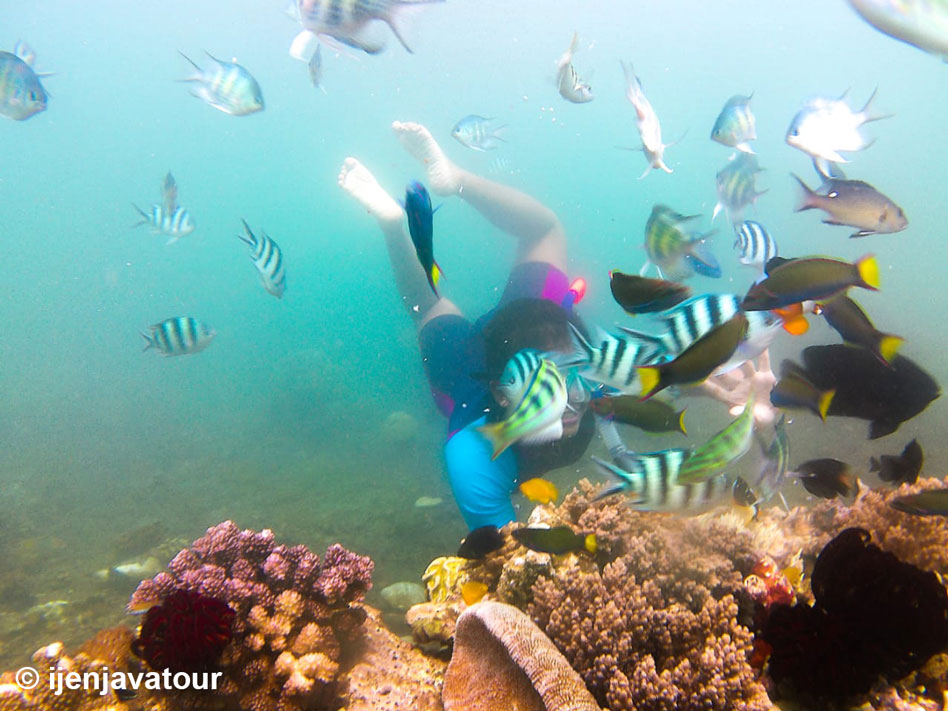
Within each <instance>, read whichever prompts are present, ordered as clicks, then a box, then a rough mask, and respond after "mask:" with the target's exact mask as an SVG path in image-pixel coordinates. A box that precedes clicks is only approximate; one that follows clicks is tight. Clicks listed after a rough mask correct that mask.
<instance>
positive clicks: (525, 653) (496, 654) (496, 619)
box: [444, 602, 599, 711]
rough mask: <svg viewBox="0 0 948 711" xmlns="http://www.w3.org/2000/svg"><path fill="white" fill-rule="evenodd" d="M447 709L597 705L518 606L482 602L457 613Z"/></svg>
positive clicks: (582, 709) (584, 710)
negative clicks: (458, 614)
mask: <svg viewBox="0 0 948 711" xmlns="http://www.w3.org/2000/svg"><path fill="white" fill-rule="evenodd" d="M444 708H445V711H494V710H495V709H521V710H522V711H599V707H598V706H597V705H596V702H595V701H594V700H593V698H592V696H591V695H590V694H589V691H587V689H586V687H585V686H584V684H583V681H582V679H580V677H579V675H578V674H577V673H576V672H575V671H574V670H573V669H572V668H571V667H570V665H569V663H568V662H567V661H566V659H565V658H564V657H563V655H562V654H561V653H560V651H559V650H558V649H557V648H556V647H555V646H554V645H553V643H552V642H551V641H550V640H549V638H548V637H547V636H546V635H544V634H543V632H542V631H541V630H540V629H539V628H538V627H537V626H536V625H535V624H534V623H533V622H532V621H531V620H530V618H529V617H527V616H526V615H525V614H523V613H522V612H521V611H520V610H518V609H517V608H515V607H513V606H511V605H505V604H503V603H499V602H480V603H477V604H476V605H473V606H471V607H469V608H468V609H467V610H465V611H464V612H463V613H462V614H461V616H460V617H459V618H458V626H457V634H456V637H455V643H454V654H453V655H452V657H451V663H450V664H449V665H448V671H447V673H446V674H445V678H444Z"/></svg>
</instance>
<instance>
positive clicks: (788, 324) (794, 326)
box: [773, 304, 810, 336]
mask: <svg viewBox="0 0 948 711" xmlns="http://www.w3.org/2000/svg"><path fill="white" fill-rule="evenodd" d="M773 313H775V314H776V315H777V316H779V317H780V320H781V321H783V330H784V331H786V332H787V333H789V334H790V335H791V336H802V335H803V334H804V333H806V332H807V331H809V330H810V324H809V322H807V320H806V316H804V315H803V304H790V305H789V306H784V307H783V308H780V309H773Z"/></svg>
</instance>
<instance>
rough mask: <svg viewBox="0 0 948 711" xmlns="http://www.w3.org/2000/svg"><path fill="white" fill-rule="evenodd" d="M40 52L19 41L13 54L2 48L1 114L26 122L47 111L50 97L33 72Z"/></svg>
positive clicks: (0, 78)
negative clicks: (35, 51) (3, 50)
mask: <svg viewBox="0 0 948 711" xmlns="http://www.w3.org/2000/svg"><path fill="white" fill-rule="evenodd" d="M35 58H36V55H35V53H34V52H33V50H32V49H30V48H29V47H28V46H27V45H25V44H23V43H21V42H18V43H17V45H16V47H15V48H14V51H13V53H12V54H11V53H10V52H2V51H0V116H6V117H7V118H10V119H13V120H14V121H25V120H26V119H28V118H30V117H31V116H35V115H36V114H38V113H40V112H41V111H45V110H46V104H47V102H48V100H49V96H48V95H47V94H46V90H45V89H44V88H43V85H42V84H41V83H40V78H41V77H42V76H43V75H41V74H37V73H36V72H35V71H33V63H34V61H35Z"/></svg>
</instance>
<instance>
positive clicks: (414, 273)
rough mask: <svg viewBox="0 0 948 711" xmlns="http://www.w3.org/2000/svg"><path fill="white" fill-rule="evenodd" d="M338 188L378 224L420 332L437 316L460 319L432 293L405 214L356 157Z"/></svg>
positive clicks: (454, 309) (342, 173) (345, 165)
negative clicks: (419, 260)
mask: <svg viewBox="0 0 948 711" xmlns="http://www.w3.org/2000/svg"><path fill="white" fill-rule="evenodd" d="M339 186H340V187H341V188H342V189H343V190H345V191H346V192H347V193H349V195H351V196H352V197H354V198H355V199H356V201H357V202H358V203H359V204H360V205H362V207H364V208H365V209H366V211H367V212H368V213H369V214H370V215H372V216H373V217H374V218H375V219H376V220H377V221H378V224H379V228H380V229H381V230H382V234H383V235H385V245H386V247H387V248H388V258H389V261H390V262H391V264H392V271H393V272H394V274H395V285H396V287H397V288H398V293H399V295H400V296H401V298H402V302H403V303H404V304H405V306H406V308H407V309H408V312H409V313H410V314H411V316H412V319H413V320H414V322H415V325H416V327H417V328H418V329H419V330H421V328H422V327H423V326H424V325H425V324H426V323H428V322H429V321H430V320H431V319H433V318H435V317H437V316H443V315H445V314H455V315H459V316H460V315H461V311H460V310H459V309H458V307H457V306H455V305H454V303H453V302H452V301H450V300H449V299H446V298H444V297H443V296H442V297H438V296H435V295H434V293H433V292H432V291H431V287H429V286H428V279H427V277H425V270H424V269H423V268H422V266H421V264H420V263H419V262H418V257H417V256H416V255H415V247H414V245H413V244H412V242H411V238H410V237H409V236H408V235H407V234H406V233H405V229H404V227H403V224H404V219H405V211H404V210H403V209H402V206H401V205H399V204H398V203H397V202H395V200H394V198H392V196H391V195H389V194H388V193H387V192H385V190H384V188H382V186H381V185H379V184H378V181H376V179H375V177H374V176H373V175H372V173H370V172H369V170H368V168H366V167H365V166H364V165H362V164H361V163H360V162H359V161H357V160H356V159H355V158H346V160H345V161H344V162H343V164H342V168H341V169H340V171H339Z"/></svg>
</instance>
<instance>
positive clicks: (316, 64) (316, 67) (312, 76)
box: [307, 44, 326, 94]
mask: <svg viewBox="0 0 948 711" xmlns="http://www.w3.org/2000/svg"><path fill="white" fill-rule="evenodd" d="M319 47H320V46H319V45H318V44H317V45H316V51H315V52H313V56H312V57H310V60H309V64H308V65H307V66H308V67H309V80H310V81H311V82H312V83H313V86H314V87H316V88H317V89H319V90H320V91H321V92H323V93H324V94H325V93H326V89H325V88H324V87H323V55H322V53H321V52H320V51H319Z"/></svg>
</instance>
